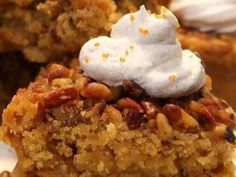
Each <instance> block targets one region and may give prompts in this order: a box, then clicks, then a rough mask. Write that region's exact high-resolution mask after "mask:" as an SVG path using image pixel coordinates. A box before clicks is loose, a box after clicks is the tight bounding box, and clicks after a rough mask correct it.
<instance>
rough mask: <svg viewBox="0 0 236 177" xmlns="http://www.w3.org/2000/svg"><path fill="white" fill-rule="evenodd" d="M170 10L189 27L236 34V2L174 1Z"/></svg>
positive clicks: (215, 0) (213, 0)
mask: <svg viewBox="0 0 236 177" xmlns="http://www.w3.org/2000/svg"><path fill="white" fill-rule="evenodd" d="M170 9H171V10H172V11H173V12H174V13H175V15H176V16H177V17H178V18H179V19H180V20H181V22H182V23H183V25H185V26H187V27H194V28H197V29H199V30H200V31H203V32H211V31H212V32H217V33H234V34H236V23H235V22H236V11H235V9H236V0H173V1H172V3H171V4H170Z"/></svg>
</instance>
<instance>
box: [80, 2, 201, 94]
mask: <svg viewBox="0 0 236 177" xmlns="http://www.w3.org/2000/svg"><path fill="white" fill-rule="evenodd" d="M176 27H178V21H177V19H176V17H175V16H174V15H173V14H172V13H171V12H170V11H168V10H167V9H166V8H164V7H162V8H161V13H160V14H159V15H155V14H151V13H150V12H148V11H147V10H146V9H145V7H144V6H142V7H141V8H140V10H139V11H138V12H136V13H131V14H127V15H125V16H123V17H122V18H121V19H120V20H119V21H118V22H117V23H116V24H115V25H114V26H113V28H112V31H111V38H110V37H98V38H95V39H91V40H89V41H88V42H87V43H86V44H84V46H83V47H82V49H81V52H80V56H79V60H80V65H81V67H82V69H83V70H84V73H85V74H86V75H87V76H89V77H91V78H93V79H95V80H97V81H99V82H103V83H105V84H107V85H110V86H120V85H122V84H123V81H124V80H132V81H134V82H136V83H137V84H139V85H140V86H141V87H142V88H143V89H144V90H145V91H146V92H147V94H148V95H150V96H151V97H154V98H167V97H179V96H183V95H189V94H191V93H193V92H195V91H197V90H199V89H200V88H201V87H202V86H203V85H204V82H205V79H204V77H205V70H204V68H203V66H202V64H201V60H200V59H199V58H198V57H197V56H196V55H195V54H194V53H192V52H191V51H189V50H182V48H181V45H180V43H179V42H178V41H177V40H176V32H175V30H176Z"/></svg>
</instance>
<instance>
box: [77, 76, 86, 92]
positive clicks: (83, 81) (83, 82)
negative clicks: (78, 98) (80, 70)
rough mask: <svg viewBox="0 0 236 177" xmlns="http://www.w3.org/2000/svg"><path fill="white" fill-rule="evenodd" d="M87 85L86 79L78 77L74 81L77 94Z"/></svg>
mask: <svg viewBox="0 0 236 177" xmlns="http://www.w3.org/2000/svg"><path fill="white" fill-rule="evenodd" d="M88 83H89V79H88V78H86V77H80V78H78V79H77V80H76V81H75V87H76V88H77V89H78V91H79V92H81V91H82V90H83V89H84V87H85V86H86V85H87V84H88Z"/></svg>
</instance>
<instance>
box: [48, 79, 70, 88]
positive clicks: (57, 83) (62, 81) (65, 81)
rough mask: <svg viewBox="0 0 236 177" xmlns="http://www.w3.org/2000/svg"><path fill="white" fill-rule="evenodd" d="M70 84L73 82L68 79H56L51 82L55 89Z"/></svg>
mask: <svg viewBox="0 0 236 177" xmlns="http://www.w3.org/2000/svg"><path fill="white" fill-rule="evenodd" d="M72 84H73V81H72V80H71V79H70V78H56V79H53V80H52V85H53V86H57V87H63V86H67V85H72Z"/></svg>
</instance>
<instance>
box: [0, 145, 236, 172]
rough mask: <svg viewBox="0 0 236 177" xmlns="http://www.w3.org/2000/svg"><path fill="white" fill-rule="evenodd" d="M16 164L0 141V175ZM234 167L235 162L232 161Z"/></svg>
mask: <svg viewBox="0 0 236 177" xmlns="http://www.w3.org/2000/svg"><path fill="white" fill-rule="evenodd" d="M16 163H17V156H16V152H15V150H14V149H12V148H11V147H10V146H8V145H6V144H4V143H3V142H1V141H0V173H1V172H2V171H10V172H11V171H12V170H13V169H14V168H15V166H16ZM234 163H235V165H236V160H235V161H234Z"/></svg>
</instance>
